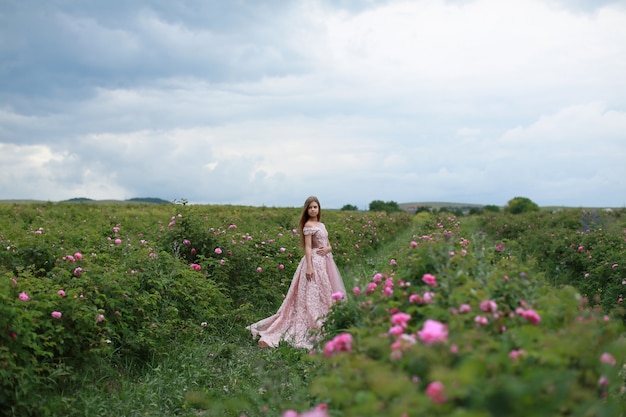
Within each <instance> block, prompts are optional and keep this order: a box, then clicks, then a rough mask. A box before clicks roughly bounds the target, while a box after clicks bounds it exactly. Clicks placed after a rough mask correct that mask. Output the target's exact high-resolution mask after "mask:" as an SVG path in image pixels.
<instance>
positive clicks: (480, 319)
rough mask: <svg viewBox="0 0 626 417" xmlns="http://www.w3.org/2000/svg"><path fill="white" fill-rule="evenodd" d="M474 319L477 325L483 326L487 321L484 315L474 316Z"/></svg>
mask: <svg viewBox="0 0 626 417" xmlns="http://www.w3.org/2000/svg"><path fill="white" fill-rule="evenodd" d="M474 321H475V322H476V324H478V325H479V326H484V325H486V324H488V323H489V319H488V318H487V317H484V316H476V317H475V318H474Z"/></svg>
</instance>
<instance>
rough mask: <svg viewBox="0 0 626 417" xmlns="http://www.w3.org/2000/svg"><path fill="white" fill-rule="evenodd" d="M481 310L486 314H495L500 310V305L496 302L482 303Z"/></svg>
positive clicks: (487, 301)
mask: <svg viewBox="0 0 626 417" xmlns="http://www.w3.org/2000/svg"><path fill="white" fill-rule="evenodd" d="M480 309H481V310H482V311H484V312H485V313H495V312H496V310H497V309H498V305H497V304H496V303H495V301H491V300H486V301H483V302H482V303H480Z"/></svg>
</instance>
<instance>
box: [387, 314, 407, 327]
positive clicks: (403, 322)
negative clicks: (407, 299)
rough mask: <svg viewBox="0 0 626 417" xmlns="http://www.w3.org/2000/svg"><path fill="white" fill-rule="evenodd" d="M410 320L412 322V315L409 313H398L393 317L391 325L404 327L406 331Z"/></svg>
mask: <svg viewBox="0 0 626 417" xmlns="http://www.w3.org/2000/svg"><path fill="white" fill-rule="evenodd" d="M409 320H411V315H410V314H407V313H396V314H394V315H393V316H391V324H394V325H398V326H402V328H404V329H406V327H407V323H408V321H409Z"/></svg>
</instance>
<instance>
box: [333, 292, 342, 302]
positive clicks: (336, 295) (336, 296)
mask: <svg viewBox="0 0 626 417" xmlns="http://www.w3.org/2000/svg"><path fill="white" fill-rule="evenodd" d="M332 297H333V300H334V301H339V300H341V299H342V298H343V293H342V292H336V293H333V295H332Z"/></svg>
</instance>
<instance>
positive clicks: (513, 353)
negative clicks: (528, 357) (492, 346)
mask: <svg viewBox="0 0 626 417" xmlns="http://www.w3.org/2000/svg"><path fill="white" fill-rule="evenodd" d="M525 353H526V351H524V350H523V349H514V350H512V351H511V352H510V353H509V358H511V359H517V358H519V357H520V356H522V355H524V354H525Z"/></svg>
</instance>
